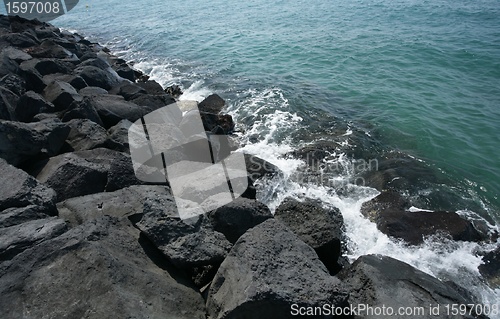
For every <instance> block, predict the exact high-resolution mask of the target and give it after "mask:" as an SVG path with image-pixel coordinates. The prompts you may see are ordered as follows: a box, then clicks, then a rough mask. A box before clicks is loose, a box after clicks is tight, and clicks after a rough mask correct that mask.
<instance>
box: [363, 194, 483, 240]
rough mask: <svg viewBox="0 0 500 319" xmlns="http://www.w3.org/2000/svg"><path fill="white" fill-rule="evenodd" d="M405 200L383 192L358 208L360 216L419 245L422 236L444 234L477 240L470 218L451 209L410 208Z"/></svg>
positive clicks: (480, 236) (480, 237)
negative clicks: (461, 215) (414, 209)
mask: <svg viewBox="0 0 500 319" xmlns="http://www.w3.org/2000/svg"><path fill="white" fill-rule="evenodd" d="M408 209H409V203H408V201H407V200H406V199H405V198H403V197H402V196H401V195H399V194H398V193H396V192H383V193H381V194H380V195H378V196H377V197H375V198H374V199H372V200H371V201H368V202H366V203H364V204H363V205H362V207H361V212H362V213H363V215H365V216H366V217H368V218H369V219H370V220H371V221H372V222H374V223H376V224H377V228H378V229H379V230H380V231H381V232H383V233H384V234H386V235H389V236H391V237H395V238H397V239H402V240H404V241H405V242H406V243H408V244H410V245H419V244H422V243H423V242H424V239H425V237H428V236H432V235H444V236H448V237H451V238H452V239H453V240H463V241H481V240H483V237H482V235H481V234H480V233H479V232H478V231H477V230H476V229H475V228H474V226H473V225H472V223H471V222H470V221H467V220H465V219H463V218H462V217H460V215H458V214H457V213H455V212H441V211H440V212H434V211H410V210H408Z"/></svg>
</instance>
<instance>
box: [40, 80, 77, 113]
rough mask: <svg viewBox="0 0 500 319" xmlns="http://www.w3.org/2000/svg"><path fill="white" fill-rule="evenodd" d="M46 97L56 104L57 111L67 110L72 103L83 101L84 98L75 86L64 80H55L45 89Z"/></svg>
mask: <svg viewBox="0 0 500 319" xmlns="http://www.w3.org/2000/svg"><path fill="white" fill-rule="evenodd" d="M43 95H44V97H45V99H46V100H47V101H49V102H51V103H52V104H54V106H55V108H56V111H62V110H66V109H67V108H68V107H69V106H70V105H71V103H73V102H81V101H82V100H83V98H82V97H81V96H80V95H79V94H78V92H77V91H76V90H75V88H74V87H72V86H71V85H70V84H69V83H66V82H63V81H54V82H52V83H51V84H49V85H48V86H47V87H46V88H45V90H44V91H43Z"/></svg>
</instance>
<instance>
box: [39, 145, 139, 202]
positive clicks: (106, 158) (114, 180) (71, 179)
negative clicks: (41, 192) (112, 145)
mask: <svg viewBox="0 0 500 319" xmlns="http://www.w3.org/2000/svg"><path fill="white" fill-rule="evenodd" d="M36 176H37V179H38V180H39V181H41V182H43V183H45V184H47V185H50V186H51V187H52V188H53V189H54V190H55V191H56V193H57V199H58V201H62V200H64V199H68V198H71V197H77V196H83V195H88V194H95V193H99V192H103V191H115V190H118V189H120V188H124V187H128V186H131V185H137V184H142V182H141V181H139V180H138V179H137V178H136V177H135V174H134V170H133V167H132V161H131V159H130V157H129V156H128V155H126V154H124V153H119V152H115V151H112V150H108V149H104V148H98V149H93V150H88V151H80V152H73V153H67V154H62V155H59V156H56V157H52V158H51V159H50V160H49V161H48V162H47V163H46V165H45V166H44V167H43V169H42V170H41V171H40V172H38V173H37V174H36Z"/></svg>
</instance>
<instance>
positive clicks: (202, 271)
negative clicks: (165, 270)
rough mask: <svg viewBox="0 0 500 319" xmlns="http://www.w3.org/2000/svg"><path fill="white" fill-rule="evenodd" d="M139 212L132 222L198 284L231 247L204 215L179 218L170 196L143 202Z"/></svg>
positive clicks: (207, 276) (207, 278)
mask: <svg viewBox="0 0 500 319" xmlns="http://www.w3.org/2000/svg"><path fill="white" fill-rule="evenodd" d="M143 212H144V216H143V217H142V219H141V220H140V222H139V223H137V224H136V226H137V227H138V228H139V229H140V230H141V232H142V233H143V234H144V235H145V236H146V237H147V238H149V240H151V242H152V243H153V244H154V245H155V246H156V247H158V249H159V250H160V251H161V252H162V253H163V254H164V255H165V256H166V257H167V258H168V260H169V261H170V262H172V264H173V265H175V266H176V267H178V268H179V269H183V270H185V271H187V272H188V274H190V275H191V277H192V278H193V280H194V281H195V284H196V285H197V286H198V287H203V286H205V285H206V284H207V283H208V282H209V281H210V280H211V279H212V277H213V275H214V274H215V271H216V270H217V268H218V266H219V265H220V263H221V262H222V261H223V260H224V258H225V257H226V255H227V253H228V252H229V249H230V248H231V244H230V243H229V242H228V241H227V239H226V238H225V237H224V235H223V234H221V233H219V232H217V231H214V230H213V229H212V228H211V227H210V224H209V223H208V222H207V220H206V218H205V217H204V216H198V217H196V218H193V219H188V220H183V219H180V218H179V215H178V213H177V207H176V203H175V201H174V198H173V197H170V200H168V201H165V200H161V201H150V202H147V203H146V204H145V205H144V209H143Z"/></svg>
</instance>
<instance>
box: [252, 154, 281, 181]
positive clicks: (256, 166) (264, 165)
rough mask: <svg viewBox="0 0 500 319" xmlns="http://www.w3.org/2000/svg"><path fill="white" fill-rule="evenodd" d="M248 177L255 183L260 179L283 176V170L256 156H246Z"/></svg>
mask: <svg viewBox="0 0 500 319" xmlns="http://www.w3.org/2000/svg"><path fill="white" fill-rule="evenodd" d="M245 162H246V165H247V172H248V176H249V177H250V179H251V180H252V182H255V181H256V180H258V179H260V178H273V177H275V176H278V175H282V174H283V173H282V172H281V170H280V169H279V168H278V167H277V166H276V165H274V164H271V163H269V162H268V161H266V160H263V159H262V158H260V157H257V156H255V155H250V154H245Z"/></svg>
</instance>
